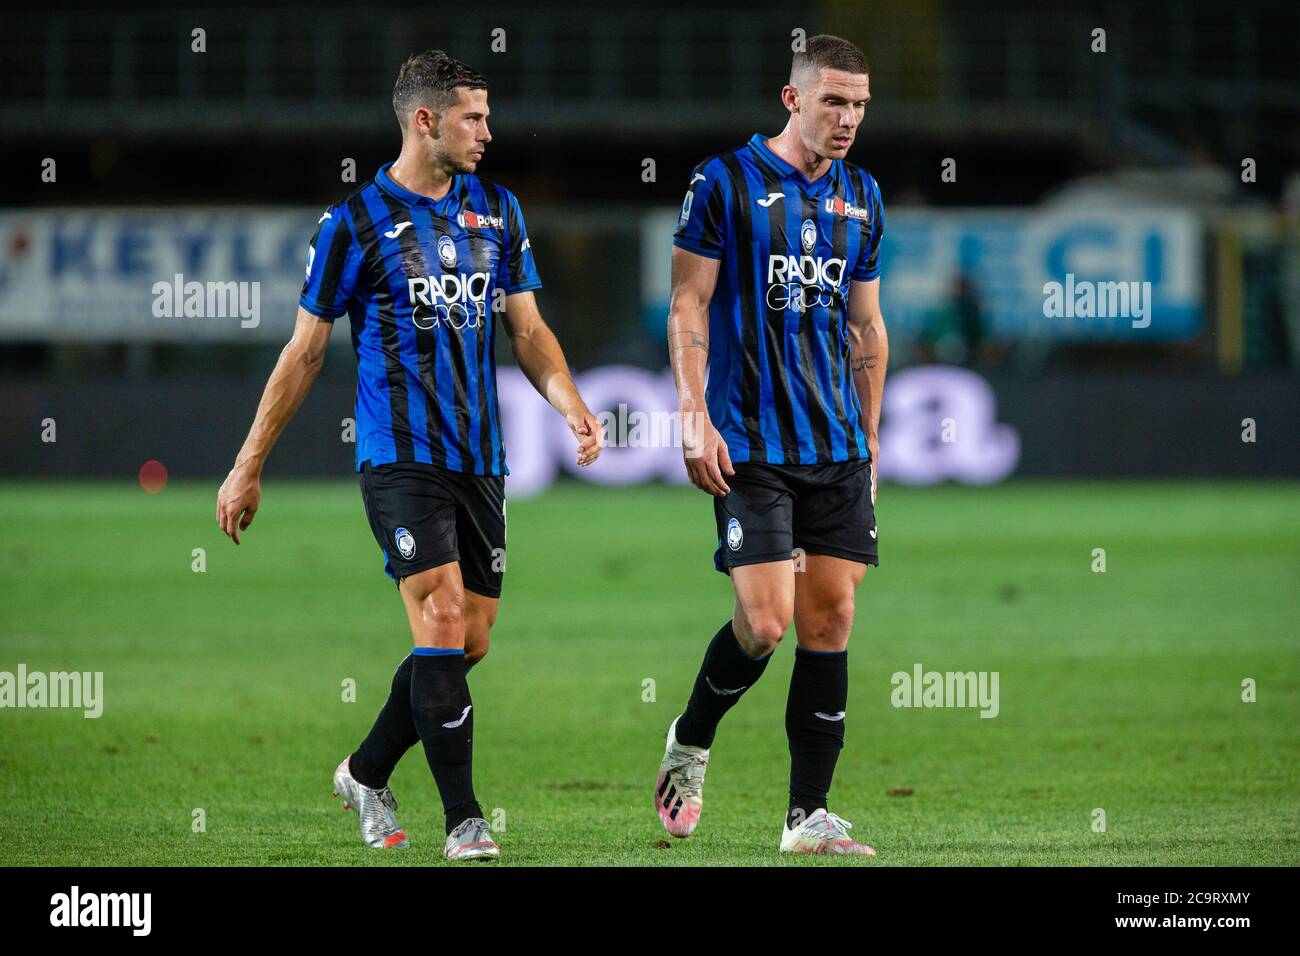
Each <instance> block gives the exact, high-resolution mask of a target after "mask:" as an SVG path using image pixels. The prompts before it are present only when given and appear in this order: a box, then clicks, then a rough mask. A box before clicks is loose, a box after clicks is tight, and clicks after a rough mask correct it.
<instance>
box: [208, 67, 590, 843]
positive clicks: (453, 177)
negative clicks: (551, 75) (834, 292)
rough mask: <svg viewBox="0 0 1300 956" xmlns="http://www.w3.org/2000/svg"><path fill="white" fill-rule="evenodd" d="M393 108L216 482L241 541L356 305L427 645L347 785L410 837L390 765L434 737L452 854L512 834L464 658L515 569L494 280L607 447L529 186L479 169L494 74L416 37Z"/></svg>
mask: <svg viewBox="0 0 1300 956" xmlns="http://www.w3.org/2000/svg"><path fill="white" fill-rule="evenodd" d="M393 109H394V110H395V111H396V113H397V119H398V122H399V124H400V125H401V128H402V150H401V154H400V155H399V156H398V158H397V161H396V162H393V163H388V164H386V165H385V166H383V167H381V168H380V169H379V171H378V173H376V175H375V177H374V179H372V180H371V181H370V182H368V183H366V184H365V185H363V186H361V187H360V188H359V189H357V190H356V191H355V192H353V193H352V195H350V196H349V197H348V198H347V199H345V200H344V201H343V202H341V203H339V204H338V205H335V206H331V207H330V208H329V209H327V210H326V211H325V213H324V215H322V216H321V218H320V222H319V223H318V225H317V228H316V235H315V238H314V239H313V240H312V243H311V247H310V249H309V252H308V258H307V279H306V282H305V283H304V285H303V289H302V295H301V298H300V299H299V309H298V317H297V324H296V326H295V329H294V333H293V338H292V339H291V340H290V342H289V344H288V345H287V346H285V349H284V351H283V353H281V355H280V360H279V362H278V363H277V364H276V367H275V371H274V372H272V374H271V378H270V381H269V382H268V383H267V386H266V390H265V392H264V394H263V396H262V401H261V404H260V405H259V406H258V409H257V416H256V418H255V420H254V422H253V427H252V429H251V431H250V432H249V435H248V438H247V440H246V441H245V442H244V446H243V448H242V449H241V450H240V452H239V455H238V456H237V458H236V459H235V466H234V468H233V469H232V470H231V472H230V475H229V476H228V477H227V478H226V480H225V483H224V484H223V485H222V486H221V490H220V492H219V493H218V496H217V523H218V524H220V525H221V527H222V530H224V531H225V532H226V534H228V535H230V537H231V538H232V539H233V540H234V542H235V544H238V543H239V532H240V531H242V530H244V529H246V528H247V527H248V526H249V524H250V523H251V522H252V520H253V516H254V514H256V512H257V508H258V504H259V501H260V499H261V473H262V467H263V465H264V464H265V462H266V458H267V455H268V454H269V453H270V450H271V447H272V445H274V444H275V441H276V439H277V438H278V437H279V436H280V433H281V432H282V431H283V430H284V427H285V425H287V424H288V422H289V419H290V418H291V417H292V416H293V414H294V412H295V411H296V410H297V408H298V406H299V405H300V404H301V403H302V400H303V398H304V397H305V396H306V394H307V392H308V390H309V389H310V388H311V385H312V383H313V381H315V378H316V375H317V373H318V372H319V371H320V368H321V364H322V362H323V361H324V356H325V346H326V343H327V342H328V340H329V335H330V331H331V329H332V328H333V322H334V320H335V319H336V318H338V317H339V316H341V315H343V314H344V313H345V312H346V313H347V314H348V315H349V316H350V318H351V322H352V344H353V347H354V349H355V350H356V354H357V401H356V444H357V450H356V468H357V471H358V472H360V481H361V494H362V498H363V499H364V502H365V507H366V515H367V517H368V518H369V521H370V527H371V530H372V531H373V532H374V535H375V539H376V541H378V543H379V547H380V549H381V550H382V551H383V554H384V559H385V568H384V570H385V571H386V572H387V573H388V574H389V575H390V576H391V577H392V578H393V580H394V581H395V582H396V584H397V587H398V591H399V593H400V594H401V597H402V602H403V604H404V605H405V606H406V613H407V617H408V619H409V621H410V625H411V634H412V637H413V639H414V649H413V650H412V652H411V654H410V655H409V656H408V657H407V658H406V659H405V660H404V661H402V663H401V665H400V666H399V667H398V668H397V672H396V674H394V676H393V682H392V690H391V693H390V695H389V698H388V701H387V702H386V703H385V704H384V706H383V709H382V710H381V711H380V712H379V716H378V718H377V719H376V720H375V724H374V727H373V728H372V729H371V731H370V734H369V736H367V737H366V739H365V740H363V741H362V742H361V746H360V747H359V748H358V749H357V751H356V752H355V753H353V754H351V755H350V756H349V757H345V758H344V760H343V762H342V763H340V764H339V766H338V769H337V770H336V771H335V774H334V788H335V791H336V793H337V794H338V795H339V796H341V797H342V798H343V801H344V806H345V807H351V808H353V809H355V810H356V811H357V812H358V814H359V815H360V817H361V836H362V838H363V839H364V840H365V842H366V843H367V844H368V845H370V846H373V847H404V846H407V844H408V841H407V838H406V834H405V833H404V832H403V831H402V829H401V828H400V827H399V826H398V824H397V819H396V813H395V811H396V809H397V802H396V801H395V800H394V798H393V793H392V791H391V790H390V789H389V788H388V777H389V775H390V774H391V773H392V771H393V768H394V767H395V766H396V765H397V761H398V760H399V759H401V757H402V754H404V753H405V752H406V751H407V750H408V749H409V748H410V747H412V746H413V745H414V744H415V743H417V742H419V743H422V744H423V745H424V753H425V757H426V758H427V759H428V762H429V767H430V769H431V770H432V771H433V776H434V780H435V781H436V782H437V786H438V790H439V792H440V794H441V796H442V802H443V807H444V810H445V812H446V831H447V836H446V842H445V844H444V851H443V852H444V855H445V856H446V857H447V858H448V859H471V858H483V857H489V858H490V857H496V856H498V854H499V849H498V847H497V845H496V843H495V842H494V841H493V840H492V836H491V833H490V832H489V829H488V825H487V823H486V821H485V820H484V819H483V811H482V809H481V808H480V807H479V804H478V802H477V801H476V799H475V796H474V787H473V782H472V779H471V739H472V735H473V729H474V715H473V705H472V703H471V701H470V693H469V687H468V685H467V683H466V680H465V674H466V672H467V671H468V670H469V668H470V667H471V666H472V665H473V664H474V663H475V662H477V661H480V660H482V659H483V655H484V654H486V653H487V648H488V632H489V630H490V629H491V627H492V624H493V622H494V621H495V620H496V613H497V603H498V600H499V598H500V594H501V579H502V570H503V568H504V556H505V543H506V519H505V478H504V475H505V474H506V473H507V471H506V463H505V448H504V445H503V444H502V437H501V424H500V423H501V414H500V409H499V407H498V404H497V387H496V362H495V358H494V354H493V319H494V312H495V306H496V304H497V300H498V298H499V297H503V298H504V322H505V327H506V330H507V332H508V334H509V336H510V344H511V347H512V348H513V350H514V353H515V356H516V358H517V359H518V361H519V365H520V367H521V368H522V369H523V371H524V373H525V374H526V375H527V376H528V378H529V380H530V381H531V382H532V383H533V385H534V387H536V389H537V390H538V392H540V393H541V394H542V396H543V397H545V398H546V399H547V401H549V402H550V403H551V405H552V406H554V408H555V409H556V410H557V411H558V412H559V413H560V414H561V415H563V416H564V418H565V421H566V422H567V423H568V425H569V428H570V429H571V430H572V431H573V434H574V436H575V437H576V438H577V440H578V452H577V455H578V464H580V465H588V464H590V463H591V462H593V461H595V460H596V457H597V456H598V455H599V454H600V432H599V426H598V424H597V422H596V419H595V417H594V416H593V415H592V414H591V412H590V411H589V410H588V408H587V406H586V404H584V402H583V400H582V398H581V396H580V395H579V394H578V390H577V388H576V387H575V386H574V383H573V380H572V378H571V377H570V375H569V371H568V365H567V364H566V363H565V360H564V355H563V353H562V352H561V351H560V346H559V343H558V342H557V341H556V339H555V336H554V335H553V334H552V332H551V330H550V329H549V328H548V327H547V325H546V323H545V322H543V321H542V317H541V314H540V313H539V312H538V309H537V304H536V301H535V299H534V296H533V290H534V289H538V288H540V287H541V282H540V280H539V279H538V276H537V270H536V268H535V266H534V264H533V255H532V252H531V251H530V248H529V242H528V234H527V232H526V231H525V228H524V217H523V213H522V212H521V211H520V209H519V203H518V201H517V200H516V199H515V197H514V196H513V195H512V194H511V193H510V191H509V190H507V189H505V188H503V187H501V186H496V185H493V184H492V183H489V182H486V181H484V180H481V179H479V178H478V177H477V176H475V175H474V171H475V169H476V168H477V164H478V162H479V160H481V159H482V158H483V152H484V149H485V148H486V147H487V144H488V143H489V142H490V141H491V139H492V137H491V135H490V134H489V133H488V127H487V118H488V106H487V82H486V81H485V80H484V79H483V77H482V76H480V75H479V74H478V73H476V72H475V71H474V70H472V69H470V68H469V67H468V66H466V65H465V64H463V63H460V62H458V61H457V60H454V59H452V58H451V57H450V56H448V55H447V54H445V53H443V52H442V51H440V50H433V51H430V52H427V53H422V54H419V55H418V56H413V57H411V58H410V59H409V60H407V62H406V63H405V64H404V65H403V66H402V68H401V72H400V73H399V75H398V78H397V84H396V86H395V88H394V90H393Z"/></svg>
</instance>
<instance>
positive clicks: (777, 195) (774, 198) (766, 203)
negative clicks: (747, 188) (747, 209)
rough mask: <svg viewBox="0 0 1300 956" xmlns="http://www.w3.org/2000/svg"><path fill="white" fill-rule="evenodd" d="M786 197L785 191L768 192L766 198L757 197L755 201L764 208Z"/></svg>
mask: <svg viewBox="0 0 1300 956" xmlns="http://www.w3.org/2000/svg"><path fill="white" fill-rule="evenodd" d="M784 198H785V193H768V194H767V198H766V199H756V200H754V201H755V202H756V203H758V204H759V205H760V206H762V207H763V208H764V209H766V208H767V207H768V206H770V205H772V203H774V202H776V201H777V200H778V199H784Z"/></svg>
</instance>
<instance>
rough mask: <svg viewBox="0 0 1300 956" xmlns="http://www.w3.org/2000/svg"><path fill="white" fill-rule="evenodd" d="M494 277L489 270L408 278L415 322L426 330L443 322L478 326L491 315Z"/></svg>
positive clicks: (408, 291) (413, 320)
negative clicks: (490, 293)
mask: <svg viewBox="0 0 1300 956" xmlns="http://www.w3.org/2000/svg"><path fill="white" fill-rule="evenodd" d="M444 238H446V237H444ZM439 245H440V246H441V242H440V243H439ZM438 252H439V256H441V255H442V250H441V249H439V250H438ZM453 253H454V249H453ZM490 281H491V277H490V276H489V275H488V273H486V272H474V273H464V272H458V273H450V274H448V275H442V276H414V277H412V278H409V279H407V280H406V293H407V296H408V297H409V298H410V300H411V322H412V323H413V324H414V325H415V327H416V328H417V329H421V330H422V331H425V332H427V331H429V330H430V329H433V328H436V327H437V326H439V325H447V326H450V327H451V328H453V329H464V328H470V329H474V328H478V327H479V326H480V325H482V324H483V322H484V321H485V319H486V317H487V295H488V284H489V282H490Z"/></svg>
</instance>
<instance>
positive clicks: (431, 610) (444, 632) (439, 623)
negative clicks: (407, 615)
mask: <svg viewBox="0 0 1300 956" xmlns="http://www.w3.org/2000/svg"><path fill="white" fill-rule="evenodd" d="M420 623H421V624H422V625H423V626H424V628H425V630H426V631H427V632H428V633H429V634H430V635H437V636H440V637H445V636H449V635H452V634H455V633H456V632H457V631H463V630H464V627H465V597H464V595H462V594H443V595H436V596H435V595H429V596H428V597H427V598H425V599H424V601H422V602H421V604H420Z"/></svg>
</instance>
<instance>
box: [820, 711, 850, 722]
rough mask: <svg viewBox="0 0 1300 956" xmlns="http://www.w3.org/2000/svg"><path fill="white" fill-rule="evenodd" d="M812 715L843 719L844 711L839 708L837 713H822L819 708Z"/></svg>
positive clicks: (824, 718)
mask: <svg viewBox="0 0 1300 956" xmlns="http://www.w3.org/2000/svg"><path fill="white" fill-rule="evenodd" d="M813 716H814V717H820V718H821V719H822V720H843V719H844V711H842V710H841V711H840V712H839V713H838V714H823V713H822V712H821V711H820V710H818V711H815V712H814V713H813Z"/></svg>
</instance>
